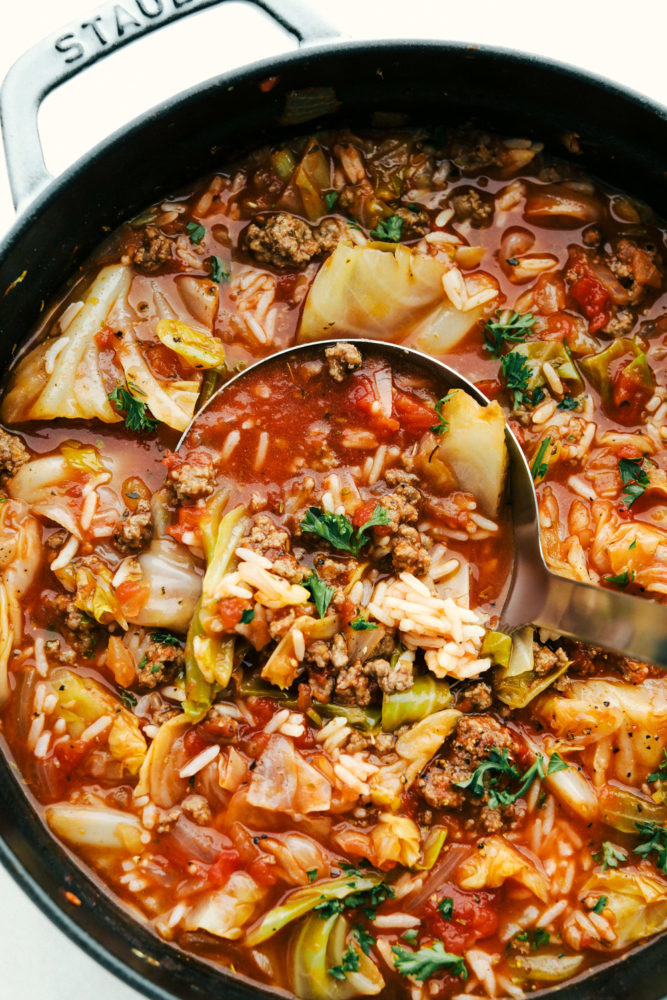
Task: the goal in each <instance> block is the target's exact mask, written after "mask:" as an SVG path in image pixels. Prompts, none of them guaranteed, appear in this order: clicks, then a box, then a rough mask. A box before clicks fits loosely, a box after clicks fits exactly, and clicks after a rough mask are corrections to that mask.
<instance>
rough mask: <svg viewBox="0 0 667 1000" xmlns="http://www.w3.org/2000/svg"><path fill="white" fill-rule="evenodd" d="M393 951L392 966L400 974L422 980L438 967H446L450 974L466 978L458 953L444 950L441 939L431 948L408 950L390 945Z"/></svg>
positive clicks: (466, 974)
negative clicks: (454, 953)
mask: <svg viewBox="0 0 667 1000" xmlns="http://www.w3.org/2000/svg"><path fill="white" fill-rule="evenodd" d="M391 950H392V952H393V953H394V968H395V969H396V970H397V971H398V972H400V973H401V975H402V976H412V977H413V979H417V980H418V981H419V982H423V981H424V980H425V979H428V977H429V976H432V975H433V973H434V972H437V971H438V970H439V969H447V970H448V971H449V972H450V973H451V975H453V976H460V977H461V979H467V978H468V970H467V969H466V964H465V962H464V960H463V959H462V958H461V956H460V955H453V954H452V953H451V952H449V951H445V946H444V944H443V943H442V941H436V942H435V944H434V945H433V946H432V947H431V948H420V950H419V951H408V950H407V948H402V947H401V945H400V944H395V945H392V948H391Z"/></svg>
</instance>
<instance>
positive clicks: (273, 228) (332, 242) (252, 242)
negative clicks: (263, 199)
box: [241, 212, 344, 271]
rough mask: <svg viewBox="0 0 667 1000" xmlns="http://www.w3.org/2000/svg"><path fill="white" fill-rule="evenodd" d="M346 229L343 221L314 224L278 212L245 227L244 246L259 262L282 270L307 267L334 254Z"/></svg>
mask: <svg viewBox="0 0 667 1000" xmlns="http://www.w3.org/2000/svg"><path fill="white" fill-rule="evenodd" d="M343 231H344V224H343V222H342V220H338V219H324V220H323V222H321V223H320V224H319V225H318V226H311V225H309V223H307V222H306V221H305V219H300V218H299V217H298V216H297V215H290V214H289V212H278V213H277V214H275V215H266V216H257V217H256V218H255V219H254V220H253V222H251V223H250V225H249V226H248V228H247V229H246V230H245V232H244V234H243V237H242V241H241V242H242V246H243V247H244V249H245V250H246V251H247V253H249V254H250V255H251V256H252V257H254V259H255V260H256V261H257V262H258V263H259V264H267V265H268V266H269V267H273V268H275V269H276V270H278V271H281V270H295V269H301V268H304V267H305V266H306V265H307V264H309V263H310V262H311V260H314V259H315V258H316V257H321V256H323V255H324V254H327V253H331V251H332V250H333V249H334V247H335V246H336V244H337V243H338V241H339V240H340V239H341V237H342V235H343Z"/></svg>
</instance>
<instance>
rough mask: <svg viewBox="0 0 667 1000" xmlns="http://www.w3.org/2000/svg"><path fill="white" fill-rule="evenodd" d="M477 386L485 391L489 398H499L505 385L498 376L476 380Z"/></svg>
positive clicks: (481, 390)
mask: <svg viewBox="0 0 667 1000" xmlns="http://www.w3.org/2000/svg"><path fill="white" fill-rule="evenodd" d="M475 388H476V389H479V391H480V392H483V393H484V395H485V396H486V398H487V399H498V396H499V395H500V393H501V392H502V388H503V387H502V385H501V384H500V382H499V381H498V379H497V378H483V379H481V381H479V382H475Z"/></svg>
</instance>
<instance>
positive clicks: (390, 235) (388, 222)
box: [370, 215, 403, 243]
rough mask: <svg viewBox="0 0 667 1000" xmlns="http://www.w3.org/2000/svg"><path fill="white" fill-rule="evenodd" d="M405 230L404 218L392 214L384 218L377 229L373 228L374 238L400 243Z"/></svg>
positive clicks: (371, 234)
mask: <svg viewBox="0 0 667 1000" xmlns="http://www.w3.org/2000/svg"><path fill="white" fill-rule="evenodd" d="M402 230H403V219H402V218H401V217H400V215H390V216H389V218H388V219H382V220H381V221H380V222H379V223H378V225H377V228H376V229H371V232H370V236H371V239H372V240H380V241H381V242H382V241H385V240H387V241H389V243H399V242H400V239H401V232H402Z"/></svg>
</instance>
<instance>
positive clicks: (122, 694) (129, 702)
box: [116, 687, 137, 708]
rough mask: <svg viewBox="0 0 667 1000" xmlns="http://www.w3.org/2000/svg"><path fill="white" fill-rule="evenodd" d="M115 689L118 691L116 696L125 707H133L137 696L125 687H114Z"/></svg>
mask: <svg viewBox="0 0 667 1000" xmlns="http://www.w3.org/2000/svg"><path fill="white" fill-rule="evenodd" d="M116 690H117V691H118V697H119V698H120V700H121V701H122V703H123V705H125V708H134V706H135V705H136V704H137V696H136V695H134V694H132V692H131V691H128V690H127V689H126V688H121V687H119V688H116Z"/></svg>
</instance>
